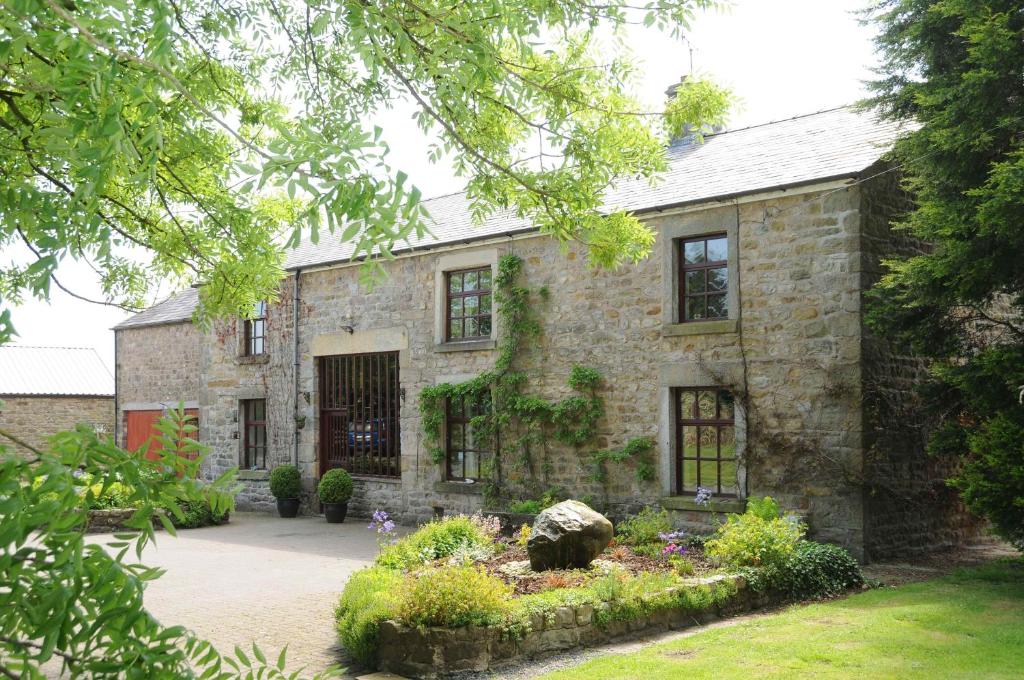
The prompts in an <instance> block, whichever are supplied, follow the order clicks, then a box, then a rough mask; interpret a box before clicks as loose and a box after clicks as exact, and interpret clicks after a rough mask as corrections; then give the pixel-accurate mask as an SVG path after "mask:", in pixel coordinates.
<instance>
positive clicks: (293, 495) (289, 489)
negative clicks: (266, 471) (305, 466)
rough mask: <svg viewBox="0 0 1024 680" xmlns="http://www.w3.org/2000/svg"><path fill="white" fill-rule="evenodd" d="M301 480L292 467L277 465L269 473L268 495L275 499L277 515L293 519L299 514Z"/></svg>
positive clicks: (297, 470)
mask: <svg viewBox="0 0 1024 680" xmlns="http://www.w3.org/2000/svg"><path fill="white" fill-rule="evenodd" d="M301 489H302V478H301V477H300V475H299V469H298V468H297V467H295V466H294V465H278V466H277V467H276V468H274V469H273V470H271V471H270V493H272V494H274V498H276V499H277V514H279V515H280V516H281V517H295V516H297V515H298V514H299V491H301Z"/></svg>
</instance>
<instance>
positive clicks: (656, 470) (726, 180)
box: [116, 108, 971, 559]
mask: <svg viewBox="0 0 1024 680" xmlns="http://www.w3.org/2000/svg"><path fill="white" fill-rule="evenodd" d="M897 133H898V130H897V129H895V127H893V126H892V125H890V124H888V123H883V122H880V121H878V120H877V119H875V118H873V117H871V116H870V115H866V114H861V113H856V112H854V111H853V110H851V109H848V108H839V109H835V110H830V111H824V112H819V113H814V114H810V115H806V116H800V117H796V118H792V119H789V120H783V121H780V122H774V123H769V124H765V125H759V126H753V127H748V128H744V129H738V130H732V131H726V132H721V133H717V134H712V135H709V136H707V137H706V138H705V140H704V142H703V143H698V142H695V141H694V140H692V139H683V140H679V141H677V142H675V143H674V144H673V145H672V146H671V147H670V148H669V151H668V155H669V169H668V171H667V172H666V173H665V174H664V177H663V179H662V180H661V181H660V182H659V183H657V184H656V185H654V186H651V185H649V184H647V183H642V182H636V181H624V182H622V183H621V185H619V186H618V187H617V188H616V189H615V190H614V191H613V192H611V193H610V194H609V195H608V196H607V199H606V202H607V205H609V206H617V207H621V208H626V209H629V210H632V211H635V212H636V213H637V214H639V215H640V216H641V217H642V219H643V220H645V221H646V223H647V224H649V225H650V226H651V227H652V228H653V229H654V230H655V231H656V233H657V241H656V244H655V246H654V251H653V253H652V255H651V256H650V257H649V258H648V259H647V260H646V261H644V262H642V263H640V264H637V265H635V266H623V267H621V268H620V269H618V270H616V271H598V270H594V269H591V268H590V267H589V266H588V265H587V263H586V251H585V249H584V248H583V247H582V246H573V247H569V248H568V249H567V250H563V249H561V248H560V247H559V245H558V244H557V243H556V242H555V241H554V240H553V239H552V238H550V237H548V236H545V235H542V234H540V233H538V231H537V230H536V229H535V228H533V227H532V226H531V225H530V224H529V223H527V222H526V221H524V220H521V219H518V218H517V217H515V216H514V215H512V214H510V213H499V214H496V215H494V216H492V217H490V218H489V219H487V220H486V221H485V222H484V223H483V224H474V223H473V222H472V220H471V218H470V212H469V210H468V204H467V200H466V198H465V196H464V195H462V194H455V195H450V196H442V197H439V198H435V199H432V200H428V201H426V207H427V209H428V210H429V212H430V214H431V217H432V220H433V228H432V229H433V234H432V235H431V236H428V237H427V238H424V239H422V240H411V241H410V242H408V243H405V244H402V245H401V247H398V248H396V253H397V257H396V258H395V259H394V260H393V261H389V262H386V263H385V264H384V267H385V269H386V272H387V278H386V279H385V280H384V281H383V282H381V283H379V284H377V285H376V286H375V287H373V288H370V289H368V288H366V287H364V286H363V285H361V284H360V281H359V263H358V262H353V261H352V257H351V255H352V253H351V250H350V247H349V246H348V245H347V244H345V243H341V242H340V241H338V240H337V239H336V238H335V240H333V241H332V240H331V239H330V238H324V239H322V240H321V242H320V243H319V244H317V245H314V244H311V243H303V244H302V245H301V246H300V247H299V248H298V249H296V250H294V251H292V252H290V253H289V254H288V258H287V264H286V268H287V271H288V276H287V278H286V279H285V280H284V281H283V282H282V284H281V292H280V298H279V300H278V301H275V302H272V303H271V304H268V305H263V306H261V308H260V310H259V315H258V317H257V318H255V319H252V320H241V319H227V320H223V321H220V322H218V323H216V324H215V326H214V327H213V329H212V330H211V331H210V332H208V333H205V334H203V333H200V332H199V331H197V330H196V328H194V327H193V325H192V323H191V315H192V312H193V310H194V308H195V305H196V301H197V291H196V290H195V289H189V290H185V291H183V292H181V293H178V294H177V295H174V296H172V297H171V298H169V299H168V300H166V301H164V302H162V303H160V304H157V305H156V306H154V307H153V308H151V309H149V310H147V311H144V312H142V313H141V314H138V315H136V316H134V317H132V318H130V319H128V320H126V321H125V322H123V323H122V324H120V325H119V326H117V327H116V336H117V370H116V374H117V398H118V430H119V435H118V436H119V438H120V439H119V440H120V441H121V442H126V441H127V442H136V443H137V442H139V441H144V440H145V438H146V437H147V436H148V429H147V428H149V427H151V425H150V423H151V422H152V418H153V417H155V415H158V414H159V412H160V411H161V410H162V409H165V408H167V407H168V406H170V405H173V404H175V403H177V402H178V401H179V400H181V401H184V402H185V405H186V406H187V407H188V408H189V409H191V410H192V411H193V412H194V413H195V414H197V416H198V419H199V427H200V430H199V431H200V439H201V440H202V441H203V443H205V444H206V445H208V446H209V447H210V449H211V453H210V455H209V457H208V459H207V461H206V463H205V465H206V467H207V470H206V472H207V474H209V475H210V476H215V475H217V474H219V473H220V472H222V471H223V470H225V469H227V468H230V467H234V466H238V467H240V468H241V478H242V480H243V481H244V485H245V488H244V490H243V492H242V493H241V494H240V496H239V498H238V503H239V506H240V508H243V509H245V508H249V509H268V510H269V509H270V508H271V507H272V502H273V499H272V498H271V497H270V495H269V492H268V489H267V481H266V480H267V475H268V470H269V469H271V468H273V467H274V466H276V465H279V464H283V463H295V464H297V465H298V466H299V467H300V469H301V471H302V475H303V478H304V480H305V490H306V497H305V498H304V500H303V507H304V509H305V511H307V512H316V511H317V503H316V500H315V494H314V489H315V483H316V480H317V479H318V477H319V476H320V475H321V474H322V473H323V472H324V471H325V470H327V469H329V468H332V467H336V466H341V467H345V468H347V469H348V470H350V471H351V472H352V473H353V475H354V476H355V478H356V493H355V496H354V498H353V500H352V502H351V503H350V512H351V513H352V514H355V515H357V516H358V515H360V514H368V513H370V512H372V511H373V510H374V509H376V508H382V509H386V510H388V511H389V512H391V513H392V514H393V515H395V516H397V517H400V518H401V519H402V520H405V521H408V522H411V521H422V520H425V519H428V518H430V517H431V516H434V515H435V514H437V513H440V512H449V513H451V512H471V511H474V510H476V509H478V508H480V507H481V506H482V505H483V503H484V502H485V495H484V493H483V492H484V490H485V489H486V488H487V481H488V475H489V474H492V473H493V469H494V466H493V461H489V458H490V457H491V456H492V455H493V442H488V441H475V440H474V438H473V436H472V429H473V428H472V424H471V423H470V422H469V421H470V419H471V417H472V414H473V413H474V408H478V407H479V405H472V404H448V408H447V413H446V416H445V422H444V424H443V428H442V430H443V434H442V435H441V437H440V453H441V460H438V458H437V457H436V456H434V455H432V453H431V451H432V449H433V450H437V445H436V444H435V443H434V442H432V441H428V438H427V437H426V436H425V434H424V430H423V423H422V422H421V420H422V418H421V412H420V408H419V403H420V400H419V395H420V392H421V390H423V389H424V388H425V387H429V386H433V385H437V384H439V383H445V382H458V381H463V380H467V379H471V378H473V377H474V376H476V375H478V374H479V373H481V372H482V371H485V370H487V369H489V368H492V367H493V365H494V362H495V359H496V357H497V354H498V350H497V348H496V346H497V343H498V342H499V340H500V338H501V337H502V331H503V329H502V328H501V326H500V320H501V319H500V315H499V314H498V313H497V311H496V309H495V304H494V297H493V294H494V292H495V291H494V290H493V287H494V286H495V277H496V275H497V267H498V264H499V260H500V259H501V258H502V257H503V256H504V255H507V254H514V255H516V256H518V257H519V258H521V260H522V261H523V271H522V280H523V282H524V283H525V284H526V285H528V286H529V287H530V288H531V289H534V290H539V289H540V288H544V289H545V290H546V293H547V295H546V298H543V299H542V297H541V296H535V297H534V299H533V301H532V302H531V305H532V306H533V307H532V308H533V309H535V311H536V314H537V318H538V320H539V321H540V324H541V326H542V333H541V335H540V336H539V338H537V340H536V341H535V342H531V343H530V346H529V347H526V348H525V349H524V350H523V351H522V352H521V353H520V355H519V356H517V358H516V364H517V368H518V369H519V370H522V371H523V372H524V373H525V374H526V375H527V383H528V385H527V386H526V388H525V391H528V392H529V393H531V394H538V395H542V396H543V397H545V398H547V399H558V398H561V397H565V396H568V395H570V394H571V393H572V390H571V389H570V388H569V387H567V378H568V376H569V374H570V371H571V370H572V368H573V366H575V365H585V366H590V367H593V368H596V369H597V370H598V371H599V372H600V373H601V376H602V381H601V385H600V388H599V394H600V396H601V398H602V400H603V404H604V414H603V416H602V417H601V418H600V420H599V422H598V424H597V430H598V432H597V435H596V437H594V439H593V441H590V442H587V443H585V444H583V445H580V446H568V445H563V444H559V443H557V442H548V443H547V444H546V445H545V447H544V456H545V462H544V463H543V465H542V468H543V470H542V473H538V474H539V475H542V476H543V483H544V485H545V487H547V486H550V487H560V488H561V489H562V490H563V491H564V493H566V494H568V495H571V496H573V497H576V498H580V497H587V498H589V499H591V500H592V502H594V503H595V504H596V505H597V506H598V507H601V508H603V509H604V510H605V511H606V512H608V513H609V514H610V515H612V516H613V517H614V516H622V515H623V514H625V513H627V512H632V511H636V510H637V509H638V508H640V507H641V506H644V505H655V506H656V505H661V506H663V507H665V508H668V509H670V510H671V511H672V512H673V513H674V515H675V517H676V519H677V521H678V522H680V523H681V524H684V525H687V526H701V525H703V526H708V525H709V524H710V523H711V522H712V521H713V520H714V517H715V515H716V514H717V513H721V512H724V511H735V510H739V509H742V507H743V506H744V499H745V498H747V497H750V496H761V495H771V496H773V497H775V498H776V499H777V500H778V501H780V503H781V504H782V505H783V506H784V507H787V508H792V509H795V510H797V511H798V512H800V513H802V514H803V516H804V517H805V518H806V520H807V522H808V524H809V526H810V529H811V533H812V534H813V535H814V536H816V537H817V538H818V539H821V540H829V541H834V542H838V543H841V544H843V545H845V546H846V547H847V548H849V549H850V550H851V551H852V552H853V553H854V554H855V555H857V556H858V557H860V558H861V559H878V558H881V557H885V556H889V555H893V554H897V553H906V552H911V551H916V550H923V549H930V548H935V547H938V546H942V545H948V544H951V543H953V542H956V541H959V540H961V539H962V538H963V537H964V535H965V534H966V533H967V532H968V531H970V529H971V525H970V521H969V520H968V519H967V516H966V515H965V514H964V513H963V510H962V508H961V507H960V506H959V505H958V503H957V501H956V498H955V494H953V493H951V492H950V491H949V490H948V489H947V488H946V487H945V485H944V483H943V479H944V476H945V474H944V471H943V470H941V469H939V468H937V467H936V463H935V462H934V461H932V460H930V459H929V458H928V457H927V456H926V455H925V454H924V450H923V444H924V437H923V433H922V427H921V425H920V423H919V422H918V419H916V418H915V417H914V401H913V394H912V391H911V390H910V387H911V383H912V381H913V380H914V379H915V377H916V376H917V375H918V371H920V366H919V365H918V364H917V363H915V362H914V361H913V360H911V359H909V358H906V357H900V356H896V355H895V354H893V353H892V352H891V351H890V350H889V348H888V347H887V345H886V343H885V342H884V341H883V340H881V339H879V338H877V337H874V336H873V335H872V334H871V333H870V332H869V330H868V329H867V328H866V327H865V323H864V314H863V310H864V306H865V291H867V290H868V288H869V287H870V286H871V284H872V283H873V282H874V281H875V280H876V279H877V277H878V276H879V271H880V260H881V259H882V258H884V257H886V256H888V255H892V254H895V253H897V252H901V251H903V250H905V249H913V248H917V247H919V244H915V243H911V242H908V241H907V240H905V239H904V238H902V237H901V236H899V235H898V234H894V233H893V232H892V231H891V230H890V227H889V224H890V220H891V219H892V217H893V216H894V215H897V214H898V213H899V212H900V211H901V210H902V209H903V208H905V207H906V205H907V203H906V200H907V199H906V197H905V196H904V195H903V194H902V193H901V191H900V190H899V182H898V177H897V173H896V172H894V169H893V168H891V167H889V166H888V165H886V164H885V162H884V160H883V157H884V155H885V153H886V151H887V150H888V149H889V148H890V146H891V144H892V142H893V140H894V138H895V137H896V135H897ZM643 437H647V438H649V439H650V440H651V441H652V442H653V447H652V448H651V449H650V450H649V451H648V452H647V455H648V459H647V463H646V465H647V467H648V471H647V474H645V475H640V474H637V473H636V469H635V468H636V466H637V464H638V463H637V462H636V461H624V462H622V463H620V464H615V463H609V467H608V472H607V475H606V476H605V478H604V479H601V480H598V479H597V478H596V477H595V475H593V474H592V465H591V463H590V462H588V461H589V460H590V459H589V458H588V456H589V455H590V454H591V453H592V452H593V451H594V450H597V449H616V448H617V447H622V446H623V445H625V444H626V443H627V442H629V441H631V440H633V439H635V438H643ZM699 488H705V489H710V490H711V492H712V495H711V500H710V501H709V502H708V503H707V504H701V503H698V502H696V500H695V495H696V494H697V491H698V489H699Z"/></svg>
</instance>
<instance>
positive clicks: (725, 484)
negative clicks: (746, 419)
mask: <svg viewBox="0 0 1024 680" xmlns="http://www.w3.org/2000/svg"><path fill="white" fill-rule="evenodd" d="M675 397H676V399H675V402H676V403H675V407H676V408H675V417H676V461H675V462H676V465H675V485H674V486H675V493H676V494H679V495H684V494H692V493H696V492H697V490H698V489H699V488H701V487H703V488H705V489H710V490H711V492H712V493H713V494H714V495H715V496H737V495H738V492H737V487H738V476H737V470H736V464H737V463H736V417H735V407H734V404H733V397H732V394H731V393H729V392H728V391H726V390H722V389H718V388H714V387H700V388H680V389H677V390H676V391H675Z"/></svg>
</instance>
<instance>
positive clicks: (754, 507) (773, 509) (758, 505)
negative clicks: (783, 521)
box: [747, 496, 782, 522]
mask: <svg viewBox="0 0 1024 680" xmlns="http://www.w3.org/2000/svg"><path fill="white" fill-rule="evenodd" d="M747 514H749V515H756V516H757V517H760V518H761V519H763V520H765V521H766V522H770V521H771V520H773V519H777V518H779V517H782V510H781V509H779V504H778V503H776V502H775V500H774V499H773V498H772V497H771V496H765V497H764V498H750V499H748V500H747Z"/></svg>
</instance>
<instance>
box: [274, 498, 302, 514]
mask: <svg viewBox="0 0 1024 680" xmlns="http://www.w3.org/2000/svg"><path fill="white" fill-rule="evenodd" d="M277 514H278V515H280V516H281V517H298V516H299V499H298V498H278V499H277Z"/></svg>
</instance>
